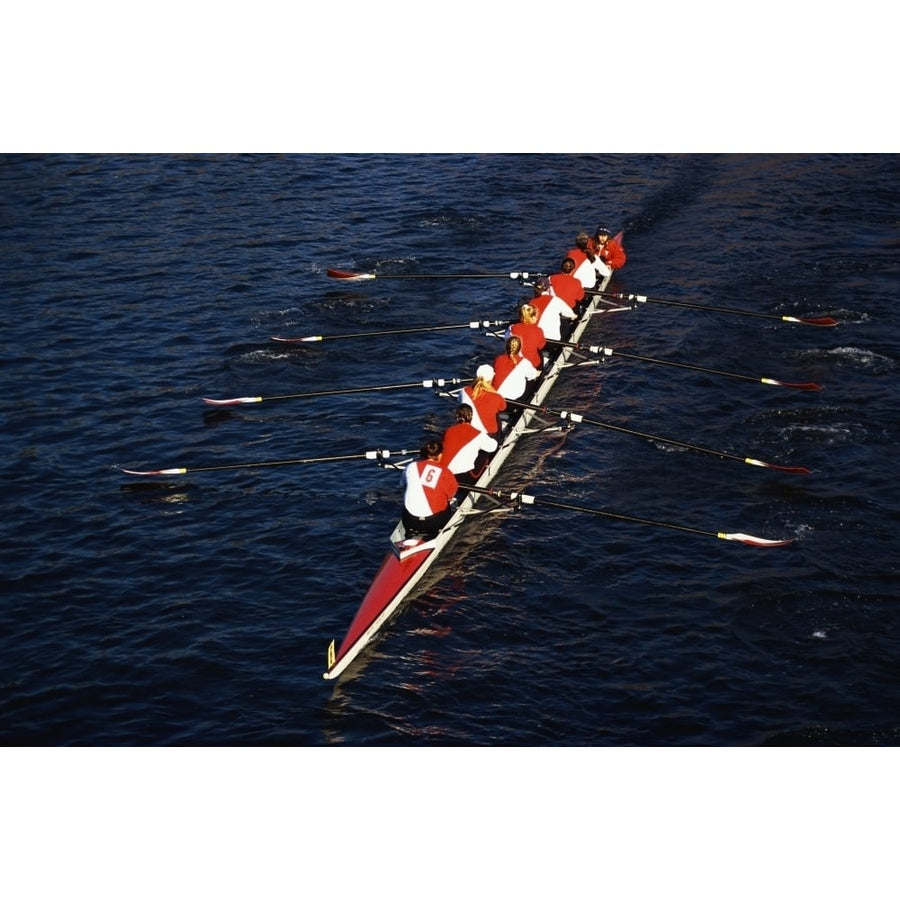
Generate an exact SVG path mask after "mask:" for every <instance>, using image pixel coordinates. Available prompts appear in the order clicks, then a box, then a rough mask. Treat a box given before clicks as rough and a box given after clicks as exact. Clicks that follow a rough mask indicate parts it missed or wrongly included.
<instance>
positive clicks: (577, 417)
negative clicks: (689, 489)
mask: <svg viewBox="0 0 900 900" xmlns="http://www.w3.org/2000/svg"><path fill="white" fill-rule="evenodd" d="M506 402H507V403H508V404H511V405H513V406H521V407H524V408H525V409H533V410H536V411H537V412H542V413H546V414H548V415H556V416H559V417H560V418H561V419H568V420H569V421H570V422H576V423H577V422H583V423H584V424H585V425H596V426H597V427H598V428H608V429H609V430H610V431H618V432H620V433H622V434H630V435H633V436H635V437H641V438H646V439H647V440H648V441H658V442H659V443H662V444H672V445H673V446H675V447H684V448H685V449H686V450H695V451H697V452H698V453H708V454H710V455H711V456H718V457H719V459H733V460H735V461H736V462H742V463H747V464H748V465H750V466H762V467H763V468H765V469H774V470H776V471H778V472H790V473H791V474H793V475H809V474H810V470H809V469H807V468H806V467H805V466H779V465H776V464H775V463H768V462H763V461H762V460H761V459H753V458H752V457H749V456H736V455H734V454H732V453H723V452H722V451H720V450H711V449H709V448H708V447H700V446H698V445H697V444H688V443H685V442H684V441H677V440H675V439H674V438H666V437H660V436H659V435H655V434H646V433H645V432H643V431H634V430H633V429H631V428H625V427H623V426H622V425H613V424H612V423H611V422H598V421H597V420H595V419H586V418H585V417H584V416H582V415H581V414H580V413H573V412H569V411H568V410H555V409H548V408H547V407H546V406H534V405H533V404H531V403H522V402H520V401H518V400H507V401H506Z"/></svg>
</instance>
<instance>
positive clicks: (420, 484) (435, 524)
mask: <svg viewBox="0 0 900 900" xmlns="http://www.w3.org/2000/svg"><path fill="white" fill-rule="evenodd" d="M443 453H444V446H443V444H442V443H441V442H440V441H428V442H427V443H425V444H423V445H422V449H421V450H420V451H419V456H420V457H421V459H418V460H417V461H416V462H412V463H410V464H409V465H408V466H407V467H406V470H405V472H404V473H403V475H404V480H405V483H406V487H405V490H404V492H403V515H402V517H401V518H402V521H403V527H404V528H405V529H406V533H407V535H421V536H423V537H425V538H426V539H427V538H431V537H434V536H435V535H436V534H437V533H438V532H439V531H440V530H441V529H442V528H443V527H444V525H446V524H447V522H448V521H450V517H451V516H452V515H453V511H454V503H455V498H456V492H457V490H458V489H459V483H458V482H457V480H456V476H455V475H454V474H453V473H452V472H451V471H450V470H449V469H448V468H446V467H445V466H443V465H442V464H441V460H442V458H443Z"/></svg>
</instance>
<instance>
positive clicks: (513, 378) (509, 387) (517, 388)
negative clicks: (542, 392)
mask: <svg viewBox="0 0 900 900" xmlns="http://www.w3.org/2000/svg"><path fill="white" fill-rule="evenodd" d="M538 375H540V372H538V370H537V369H536V368H535V367H534V366H533V365H532V364H531V363H530V362H529V361H528V360H527V359H526V358H525V357H524V356H522V354H521V353H520V354H519V356H518V359H515V360H513V359H510V357H509V355H508V354H506V353H504V354H502V355H501V356H498V357H497V358H496V359H495V360H494V381H493V385H494V387H495V388H496V389H497V391H498V392H499V393H500V395H501V396H503V397H505V398H506V399H507V400H518V399H519V397H521V396H522V395H523V394H524V393H525V390H526V388H527V387H528V382H529V381H531V380H532V379H534V378H537V377H538Z"/></svg>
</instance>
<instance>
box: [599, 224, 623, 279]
mask: <svg viewBox="0 0 900 900" xmlns="http://www.w3.org/2000/svg"><path fill="white" fill-rule="evenodd" d="M591 249H592V250H593V251H594V253H596V254H597V256H599V257H600V259H602V260H603V262H605V263H606V264H607V265H608V266H609V267H610V268H611V269H621V268H622V266H624V265H625V250H624V248H623V247H622V245H621V244H620V243H619V242H618V241H617V240H616V239H615V238H614V237H611V236H610V232H609V229H608V228H605V227H604V226H602V225H601V226H600V227H599V228H598V229H597V231H596V232H595V233H594V240H593V242H592V243H591Z"/></svg>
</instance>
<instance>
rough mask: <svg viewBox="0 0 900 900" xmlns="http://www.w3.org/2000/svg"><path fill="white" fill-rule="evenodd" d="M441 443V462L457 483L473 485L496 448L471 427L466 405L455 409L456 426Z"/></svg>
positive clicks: (479, 431) (487, 438)
mask: <svg viewBox="0 0 900 900" xmlns="http://www.w3.org/2000/svg"><path fill="white" fill-rule="evenodd" d="M443 443H444V456H443V459H442V460H441V462H442V463H443V465H445V466H446V467H447V468H448V469H449V470H450V471H451V472H452V473H453V474H454V475H455V476H456V480H457V481H458V482H459V483H460V484H475V482H476V481H477V480H478V478H479V476H480V475H481V469H482V468H483V466H484V462H485V461H486V460H487V456H488V454H491V453H493V452H494V451H495V450H496V449H497V447H498V446H499V445H498V444H497V441H496V440H495V439H494V438H492V437H491V436H490V435H489V434H486V433H485V432H484V431H481V430H480V429H478V428H476V427H475V426H474V425H473V424H472V407H471V406H469V404H468V403H460V404H459V406H457V407H456V424H455V425H451V426H450V427H449V428H448V429H447V430H446V431H445V432H444V442H443Z"/></svg>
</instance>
